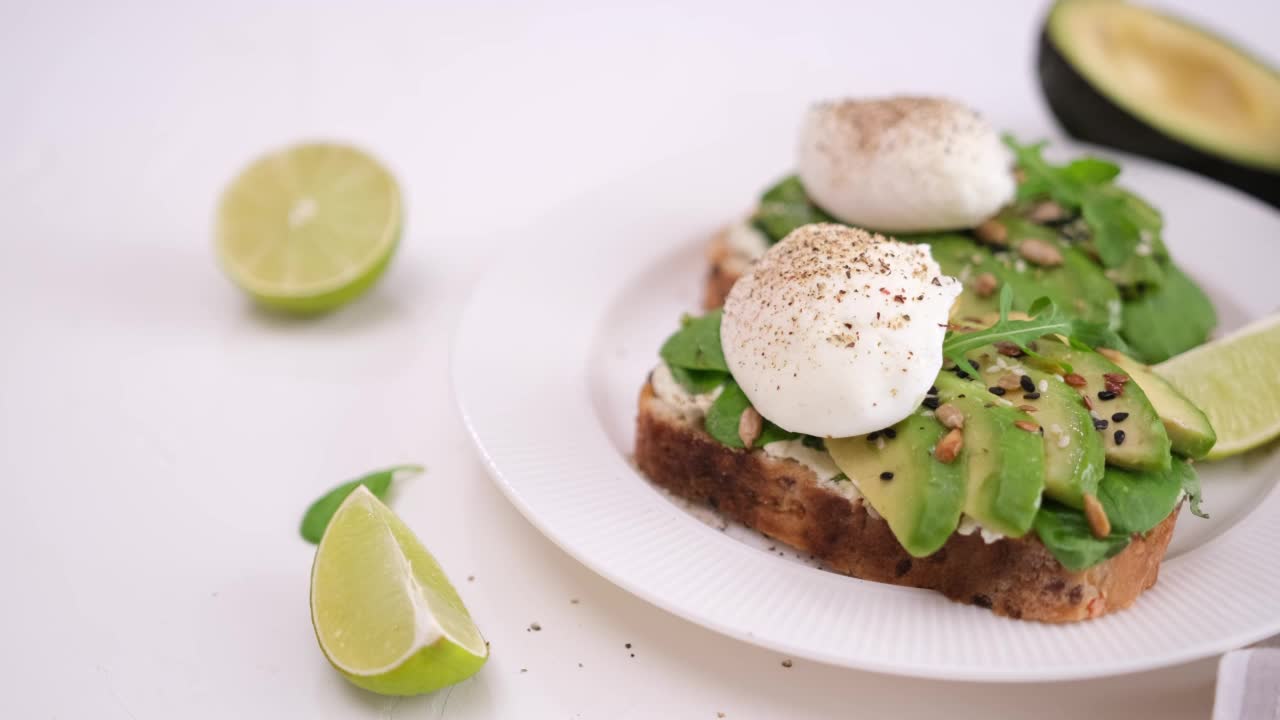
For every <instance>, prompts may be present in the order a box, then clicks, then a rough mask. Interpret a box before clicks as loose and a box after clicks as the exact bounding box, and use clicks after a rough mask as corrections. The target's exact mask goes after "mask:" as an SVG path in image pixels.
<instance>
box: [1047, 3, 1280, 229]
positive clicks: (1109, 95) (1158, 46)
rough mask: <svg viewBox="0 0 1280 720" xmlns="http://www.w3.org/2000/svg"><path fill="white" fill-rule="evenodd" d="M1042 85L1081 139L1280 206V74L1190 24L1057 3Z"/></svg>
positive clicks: (1126, 9) (1116, 6) (1130, 9)
mask: <svg viewBox="0 0 1280 720" xmlns="http://www.w3.org/2000/svg"><path fill="white" fill-rule="evenodd" d="M1038 65H1039V73H1040V85H1041V88H1042V89H1043V91H1044V94H1045V98H1046V99H1047V100H1048V102H1049V107H1050V109H1051V110H1052V111H1053V114H1054V115H1055V116H1056V117H1057V118H1058V122H1060V123H1061V124H1062V126H1063V128H1065V129H1066V131H1067V132H1068V133H1070V134H1071V135H1073V136H1074V137H1077V138H1080V139H1081V140H1085V141H1088V142H1093V143H1097V144H1100V145H1109V146H1111V147H1114V148H1118V149H1120V150H1126V151H1129V152H1133V153H1137V154H1140V155H1146V156H1148V157H1153V158H1156V159H1158V160H1163V161H1165V162H1169V163H1172V164H1174V165H1180V166H1182V167H1185V168H1187V169H1189V170H1193V171H1196V172H1199V173H1203V174H1205V175H1208V176H1210V177H1213V178H1216V179H1218V180H1221V181H1222V182H1225V183H1227V184H1229V185H1234V186H1235V187H1237V188H1239V189H1241V190H1243V191H1245V192H1247V193H1250V194H1252V195H1254V196H1256V197H1258V198H1260V199H1262V200H1265V201H1266V202H1268V203H1270V204H1272V205H1274V206H1276V207H1280V73H1277V72H1276V70H1274V69H1272V68H1270V67H1268V66H1267V65H1266V64H1265V63H1264V62H1262V61H1261V60H1259V59H1258V58H1256V57H1253V56H1251V55H1249V54H1248V53H1246V52H1244V51H1242V50H1241V49H1239V48H1237V47H1235V46H1233V45H1231V44H1230V43H1229V42H1227V41H1226V40H1224V39H1223V38H1221V37H1219V36H1217V35H1214V34H1213V33H1211V32H1209V31H1207V30H1205V29H1204V28H1200V27H1197V26H1195V25H1193V24H1191V23H1189V22H1186V21H1184V20H1178V19H1175V18H1172V17H1170V16H1168V15H1163V14H1160V13H1157V12H1154V11H1152V10H1150V9H1147V8H1143V7H1139V6H1136V5H1130V4H1128V3H1125V2H1120V1H1119V0H1059V1H1058V2H1057V3H1055V4H1054V6H1053V8H1052V9H1051V10H1050V11H1049V15H1048V18H1047V19H1046V21H1045V23H1044V29H1043V32H1042V33H1041V35H1040V52H1039V61H1038Z"/></svg>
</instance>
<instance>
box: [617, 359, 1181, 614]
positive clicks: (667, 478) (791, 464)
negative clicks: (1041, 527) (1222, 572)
mask: <svg viewBox="0 0 1280 720" xmlns="http://www.w3.org/2000/svg"><path fill="white" fill-rule="evenodd" d="M635 460H636V463H637V464H638V465H639V467H640V470H641V471H643V472H644V473H645V475H647V476H648V477H649V479H650V480H652V481H653V482H654V483H656V484H658V485H660V486H662V487H664V488H666V489H667V490H669V491H670V492H672V493H674V494H675V495H678V496H681V497H683V498H686V499H689V500H692V501H696V502H703V503H708V504H710V505H711V506H712V507H714V508H716V509H717V510H718V511H719V512H720V513H721V514H722V515H724V516H726V517H728V518H730V519H733V520H736V521H738V522H740V523H742V524H744V525H746V526H748V527H751V528H754V529H756V530H758V531H760V532H762V533H764V534H765V535H768V536H770V537H772V538H775V539H777V540H779V541H781V542H783V543H786V544H787V545H790V546H792V547H794V548H796V549H798V550H801V551H803V552H806V553H809V554H811V555H813V556H815V557H816V558H818V559H820V560H821V561H822V562H823V563H824V564H825V565H826V567H828V568H829V569H831V570H834V571H837V572H841V573H845V574H848V575H852V576H854V577H858V578H863V579H865V580H874V581H877V582H885V583H892V584H895V585H907V586H911V587H918V588H927V589H931V590H936V591H938V592H941V593H942V594H944V595H946V596H947V597H949V598H951V599H952V600H956V601H959V602H963V603H969V604H973V605H978V606H981V607H985V608H990V609H991V610H992V611H994V612H995V613H997V614H999V615H1006V616H1009V617H1012V618H1021V619H1024V620H1039V621H1043V622H1054V623H1061V622H1074V621H1078V620H1085V619H1089V618H1095V617H1099V616H1101V615H1104V614H1106V613H1108V612H1114V611H1115V610H1119V609H1122V608H1126V607H1128V606H1129V605H1131V604H1133V601H1134V600H1135V599H1137V597H1138V595H1140V594H1142V591H1143V590H1146V589H1147V588H1149V587H1151V586H1152V585H1154V584H1155V582H1156V576H1157V574H1158V573H1159V570H1160V561H1161V559H1162V558H1163V557H1164V553H1165V549H1166V548H1167V547H1168V545H1169V538H1170V537H1171V536H1172V534H1173V527H1174V523H1175V522H1176V519H1177V516H1178V512H1179V509H1180V507H1181V505H1179V508H1176V509H1175V510H1174V511H1173V512H1172V513H1171V514H1170V515H1169V517H1167V518H1165V519H1164V521H1162V522H1161V523H1160V524H1159V525H1157V526H1156V527H1155V528H1153V529H1152V530H1150V531H1149V532H1147V533H1145V534H1142V535H1137V536H1135V537H1134V539H1133V542H1131V543H1130V544H1129V546H1128V547H1127V548H1126V549H1125V550H1124V551H1123V552H1121V553H1120V554H1118V555H1116V556H1115V557H1113V558H1111V559H1110V560H1107V561H1105V562H1102V563H1100V564H1098V565H1095V566H1093V567H1091V568H1088V569H1087V570H1084V571H1081V572H1072V571H1070V570H1067V569H1066V568H1064V567H1063V566H1062V565H1061V564H1060V563H1059V562H1058V561H1057V560H1056V559H1054V557H1053V556H1052V555H1051V554H1050V553H1049V551H1048V550H1047V549H1046V548H1045V546H1044V545H1043V544H1042V543H1041V542H1040V541H1039V539H1038V538H1036V537H1035V536H1034V534H1031V535H1028V536H1026V537H1023V538H1019V539H1009V538H1005V539H1002V540H998V541H996V542H994V543H987V542H985V541H984V540H983V539H982V537H981V536H980V534H978V533H974V534H971V535H960V534H958V533H957V534H955V535H952V537H951V539H950V540H948V541H947V543H946V545H944V546H943V547H942V549H940V550H938V551H937V552H936V553H934V554H932V555H930V556H928V557H925V558H913V557H911V555H909V554H908V553H907V552H906V551H905V550H904V549H903V548H902V546H901V545H899V544H898V541H897V540H896V539H895V538H894V536H893V533H892V531H891V530H890V529H889V526H888V524H887V523H886V522H885V521H884V520H882V519H880V518H879V516H877V515H873V514H871V513H868V512H867V507H866V506H865V505H864V504H863V502H862V501H861V500H855V501H850V500H848V499H847V498H845V497H844V496H843V495H841V494H839V493H838V492H836V491H835V490H833V489H830V487H829V486H824V485H823V484H822V483H820V482H819V481H818V478H817V476H815V475H814V474H813V472H812V471H810V470H809V469H808V468H806V467H805V466H803V465H801V464H800V463H797V462H795V461H793V460H789V459H779V458H774V457H770V456H768V455H766V454H765V453H764V452H762V451H758V450H757V451H748V450H735V449H732V448H729V447H726V446H724V445H722V444H720V443H719V442H717V441H716V440H715V439H713V438H712V437H711V436H710V435H708V434H707V433H706V432H705V431H704V430H703V429H702V427H701V425H700V424H699V423H696V422H693V421H691V420H690V419H689V418H688V417H687V416H686V415H684V414H682V413H681V412H680V410H678V409H677V408H675V407H673V406H671V405H669V404H667V403H666V402H664V401H662V400H661V399H659V398H658V397H657V396H656V395H654V392H653V388H652V386H651V385H649V384H647V383H646V385H645V387H644V389H643V390H642V391H641V393H640V408H639V416H638V418H637V423H636V448H635Z"/></svg>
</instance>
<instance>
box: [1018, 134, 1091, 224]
mask: <svg viewBox="0 0 1280 720" xmlns="http://www.w3.org/2000/svg"><path fill="white" fill-rule="evenodd" d="M1003 139H1004V144H1005V145H1008V146H1009V149H1010V150H1012V151H1013V155H1014V157H1015V158H1016V161H1017V163H1018V167H1020V168H1022V171H1023V172H1024V173H1026V176H1027V180H1026V181H1025V182H1024V183H1023V184H1024V185H1025V184H1027V183H1030V184H1031V187H1033V188H1035V189H1036V191H1037V194H1048V195H1049V196H1050V197H1052V198H1053V199H1054V200H1056V201H1057V202H1058V204H1060V205H1062V206H1064V207H1066V208H1067V209H1069V210H1075V209H1077V208H1079V207H1080V203H1081V201H1082V200H1083V196H1084V188H1085V185H1084V183H1082V182H1080V180H1079V179H1078V178H1076V177H1073V176H1071V175H1067V174H1065V173H1063V172H1061V171H1060V170H1059V169H1058V168H1055V167H1054V166H1053V165H1050V164H1049V162H1048V161H1046V160H1045V159H1044V156H1043V154H1042V153H1043V152H1044V146H1045V144H1046V143H1045V142H1043V141H1041V142H1038V143H1035V144H1033V145H1021V144H1019V143H1018V141H1017V140H1015V139H1014V138H1013V136H1012V135H1007V134H1006V135H1005V136H1004V138H1003ZM1018 197H1019V198H1025V197H1026V194H1025V191H1024V190H1022V188H1019V192H1018Z"/></svg>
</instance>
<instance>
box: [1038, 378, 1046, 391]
mask: <svg viewBox="0 0 1280 720" xmlns="http://www.w3.org/2000/svg"><path fill="white" fill-rule="evenodd" d="M1036 387H1038V388H1040V392H1049V381H1048V380H1041V381H1040V384H1039V385H1037V386H1036Z"/></svg>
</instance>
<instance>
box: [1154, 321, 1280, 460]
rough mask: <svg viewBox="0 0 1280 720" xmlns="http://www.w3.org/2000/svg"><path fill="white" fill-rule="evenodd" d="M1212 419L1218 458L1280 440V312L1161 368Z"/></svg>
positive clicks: (1213, 456) (1212, 453)
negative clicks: (1216, 440)
mask: <svg viewBox="0 0 1280 720" xmlns="http://www.w3.org/2000/svg"><path fill="white" fill-rule="evenodd" d="M1155 371H1156V372H1157V373H1159V374H1160V375H1162V376H1164V378H1165V379H1166V380H1168V381H1169V382H1171V383H1173V386H1174V387H1176V388H1178V390H1180V391H1181V392H1182V394H1183V395H1186V396H1187V398H1188V399H1189V400H1191V402H1193V403H1195V404H1196V405H1198V406H1199V407H1200V409H1201V410H1203V411H1204V413H1205V415H1208V416H1209V423H1210V424H1211V425H1213V429H1214V431H1215V432H1216V433H1217V434H1218V442H1217V444H1215V445H1214V446H1213V450H1211V451H1210V452H1209V455H1208V459H1209V460H1217V459H1220V458H1224V457H1229V456H1231V455H1238V454H1240V453H1242V452H1245V451H1246V450H1252V449H1253V448H1256V447H1258V446H1260V445H1263V444H1264V443H1266V442H1268V441H1270V440H1272V439H1274V438H1276V437H1277V436H1280V314H1275V315H1272V316H1270V317H1266V318H1263V319H1261V320H1259V321H1257V322H1255V323H1253V324H1252V325H1249V326H1248V327H1245V328H1242V329H1240V330H1238V331H1236V332H1235V333H1233V334H1231V335H1229V336H1227V337H1224V338H1222V339H1220V340H1215V341H1213V342H1211V343H1208V344H1207V345H1201V346H1200V347H1198V348H1195V349H1194V350H1189V351H1187V352H1185V353H1183V354H1181V355H1178V356H1176V357H1173V358H1170V359H1169V360H1166V361H1165V362H1163V363H1161V364H1159V365H1156V366H1155Z"/></svg>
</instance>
